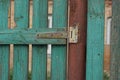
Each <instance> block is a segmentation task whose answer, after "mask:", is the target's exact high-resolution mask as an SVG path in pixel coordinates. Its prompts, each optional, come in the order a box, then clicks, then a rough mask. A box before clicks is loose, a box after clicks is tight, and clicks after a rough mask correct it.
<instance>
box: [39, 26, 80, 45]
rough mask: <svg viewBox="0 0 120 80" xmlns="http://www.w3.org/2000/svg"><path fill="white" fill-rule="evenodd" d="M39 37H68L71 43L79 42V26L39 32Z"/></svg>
mask: <svg viewBox="0 0 120 80" xmlns="http://www.w3.org/2000/svg"><path fill="white" fill-rule="evenodd" d="M37 39H68V41H69V43H77V42H78V26H75V27H69V29H68V30H65V29H63V31H56V32H46V33H38V34H37Z"/></svg>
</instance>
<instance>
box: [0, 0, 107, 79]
mask: <svg viewBox="0 0 120 80" xmlns="http://www.w3.org/2000/svg"><path fill="white" fill-rule="evenodd" d="M78 1H79V0H78ZM29 2H30V1H29V0H14V21H15V24H16V26H15V28H14V29H9V28H8V25H9V24H8V14H9V10H10V8H11V7H10V0H0V80H9V72H10V69H9V62H10V61H9V56H10V54H9V53H10V50H9V48H10V46H9V45H10V44H14V58H13V80H27V79H28V72H29V71H28V67H29V66H28V59H29V57H28V56H29V52H28V51H29V44H32V76H31V77H32V79H31V80H47V44H52V56H51V61H52V62H51V80H67V77H68V75H67V74H68V72H69V71H67V70H68V68H69V66H68V67H67V65H68V64H67V63H68V58H69V57H68V58H67V56H68V55H69V52H68V51H69V50H67V49H69V45H68V44H72V43H69V41H68V30H67V28H68V19H69V18H68V17H70V16H68V7H69V6H68V0H53V3H54V4H53V15H52V16H53V28H52V29H48V0H33V15H32V16H33V20H32V23H33V25H32V28H31V29H30V28H29V26H30V25H29V16H30V13H29V10H30V4H29ZM104 5H105V4H104V0H88V13H87V14H88V15H86V16H88V18H87V19H88V20H87V25H88V27H87V45H86V46H87V51H86V52H87V53H86V56H87V57H86V58H87V59H86V61H87V64H86V70H84V71H86V80H103V53H104ZM70 6H71V5H70ZM75 6H76V5H74V7H75ZM83 9H84V8H83ZM74 11H76V10H73V12H74ZM81 11H82V10H81ZM79 18H80V17H79ZM75 24H76V23H75ZM83 27H84V26H83ZM81 28H82V27H81ZM79 31H81V30H79ZM46 35H48V36H46ZM54 35H57V37H56V36H55V37H53V36H54ZM50 36H51V37H50ZM80 36H82V35H80ZM49 38H50V39H49ZM79 41H80V40H79ZM77 45H78V44H77V43H76V45H75V46H77ZM73 50H74V48H73ZM78 51H79V49H78ZM67 53H68V55H67ZM69 63H70V62H69ZM82 63H86V62H85V61H82ZM78 70H79V69H78ZM73 73H75V74H77V73H76V72H73ZM74 80H77V79H76V78H74Z"/></svg>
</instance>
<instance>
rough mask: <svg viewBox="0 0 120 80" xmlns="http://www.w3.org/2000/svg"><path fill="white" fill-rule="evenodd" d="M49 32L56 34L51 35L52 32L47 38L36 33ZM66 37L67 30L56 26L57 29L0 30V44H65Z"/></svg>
mask: <svg viewBox="0 0 120 80" xmlns="http://www.w3.org/2000/svg"><path fill="white" fill-rule="evenodd" d="M50 33H54V34H55V35H57V36H55V37H53V34H52V35H51V36H50V37H49V38H44V37H39V35H38V34H41V35H42V34H48V35H50ZM59 33H60V34H59ZM61 34H62V35H61ZM44 36H45V35H44ZM52 37H53V38H52ZM66 39H67V31H66V29H64V28H58V29H48V28H46V29H40V30H38V29H24V30H23V29H22V30H21V29H14V30H2V31H0V44H66ZM58 42H59V43H58Z"/></svg>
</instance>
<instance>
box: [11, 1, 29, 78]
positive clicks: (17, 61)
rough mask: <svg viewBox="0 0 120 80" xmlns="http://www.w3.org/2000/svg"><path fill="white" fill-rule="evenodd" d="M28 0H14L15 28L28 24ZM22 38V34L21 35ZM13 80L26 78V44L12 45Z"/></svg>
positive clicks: (22, 27) (24, 26) (21, 27)
mask: <svg viewBox="0 0 120 80" xmlns="http://www.w3.org/2000/svg"><path fill="white" fill-rule="evenodd" d="M28 12H29V0H15V12H14V14H15V16H14V20H15V23H16V29H17V28H18V29H21V31H22V29H24V28H28V26H29V23H28V22H29V13H28ZM21 38H22V36H21ZM13 61H14V62H13V80H27V77H28V76H27V75H28V45H24V44H23V45H15V46H14V59H13Z"/></svg>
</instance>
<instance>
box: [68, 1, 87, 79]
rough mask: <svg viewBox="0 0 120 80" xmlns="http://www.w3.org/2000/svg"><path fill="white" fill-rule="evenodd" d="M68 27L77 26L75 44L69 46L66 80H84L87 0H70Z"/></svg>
mask: <svg viewBox="0 0 120 80" xmlns="http://www.w3.org/2000/svg"><path fill="white" fill-rule="evenodd" d="M69 16H70V17H69V25H70V26H75V25H79V35H78V37H79V38H78V39H79V40H78V43H77V44H69V53H68V80H85V68H86V65H85V64H86V57H85V56H86V32H87V0H70V15H69Z"/></svg>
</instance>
